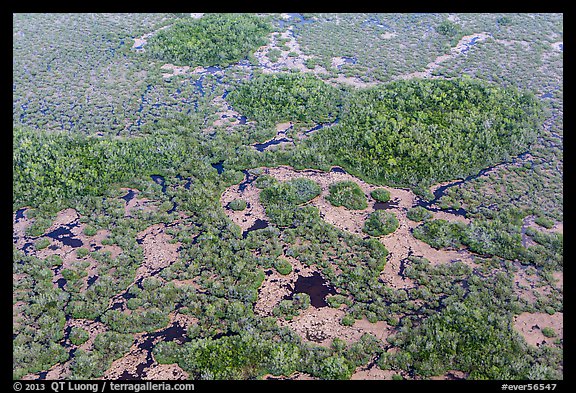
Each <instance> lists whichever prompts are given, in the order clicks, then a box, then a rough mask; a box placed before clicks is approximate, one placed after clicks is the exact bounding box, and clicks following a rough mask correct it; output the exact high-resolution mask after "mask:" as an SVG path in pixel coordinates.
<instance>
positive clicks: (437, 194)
mask: <svg viewBox="0 0 576 393" xmlns="http://www.w3.org/2000/svg"><path fill="white" fill-rule="evenodd" d="M528 154H529V152H528V151H525V152H524V153H521V154H519V155H517V156H516V157H514V158H512V161H510V162H501V163H499V164H496V165H494V166H490V167H488V168H484V169H482V170H480V171H479V172H478V173H477V174H474V175H470V176H467V177H466V178H464V179H461V180H456V181H453V182H451V183H448V184H445V185H443V186H441V187H438V188H437V189H436V190H435V191H434V199H432V200H431V201H429V202H425V201H423V200H422V199H421V198H417V199H418V200H417V202H416V206H422V207H424V208H426V209H428V210H430V211H445V212H448V213H452V214H455V215H460V216H466V210H464V209H462V208H459V209H440V208H433V207H431V205H434V204H436V203H437V202H438V201H439V200H440V198H442V196H443V195H444V193H445V192H446V190H447V189H448V188H450V187H454V186H458V185H460V184H462V183H464V182H467V181H470V180H474V179H476V178H478V177H480V176H483V175H485V174H486V173H488V172H490V171H492V170H493V169H496V168H497V167H499V166H501V165H504V164H514V163H516V162H517V161H518V160H522V159H524V158H525V157H526V156H527V155H528Z"/></svg>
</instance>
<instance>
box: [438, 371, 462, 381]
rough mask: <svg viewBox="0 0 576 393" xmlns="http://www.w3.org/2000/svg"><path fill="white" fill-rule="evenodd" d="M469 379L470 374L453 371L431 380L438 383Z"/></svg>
mask: <svg viewBox="0 0 576 393" xmlns="http://www.w3.org/2000/svg"><path fill="white" fill-rule="evenodd" d="M467 378H468V373H466V372H464V371H458V370H451V371H448V372H447V373H446V374H444V375H436V376H433V377H430V380H433V381H437V380H448V381H457V380H461V379H467Z"/></svg>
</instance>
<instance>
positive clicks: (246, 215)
mask: <svg viewBox="0 0 576 393" xmlns="http://www.w3.org/2000/svg"><path fill="white" fill-rule="evenodd" d="M237 198H240V199H244V200H245V201H246V202H247V206H246V209H244V210H242V211H234V210H232V209H228V208H226V206H227V205H228V203H230V202H231V201H233V200H234V199H237ZM220 203H221V204H222V206H223V207H224V209H225V212H226V215H227V216H228V217H229V218H230V219H231V220H232V222H234V223H235V224H236V225H238V226H239V227H240V228H241V229H242V231H246V230H247V229H248V228H250V227H251V226H252V225H254V223H255V222H256V220H257V219H260V220H267V217H266V213H265V212H264V207H263V206H262V204H261V203H260V189H258V188H257V187H255V186H254V185H252V184H249V185H248V186H247V187H246V188H245V189H243V190H240V187H239V185H238V184H236V185H234V186H232V187H229V188H227V189H226V191H224V193H222V196H221V197H220Z"/></svg>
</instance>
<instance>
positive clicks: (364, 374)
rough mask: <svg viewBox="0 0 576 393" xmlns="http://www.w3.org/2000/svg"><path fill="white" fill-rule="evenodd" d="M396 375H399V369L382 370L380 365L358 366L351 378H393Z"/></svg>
mask: <svg viewBox="0 0 576 393" xmlns="http://www.w3.org/2000/svg"><path fill="white" fill-rule="evenodd" d="M394 375H399V373H398V372H397V371H392V370H382V369H380V368H379V367H378V366H372V367H369V368H365V367H358V368H356V371H354V374H352V376H351V377H350V379H351V380H363V379H365V380H391V379H392V377H393V376H394Z"/></svg>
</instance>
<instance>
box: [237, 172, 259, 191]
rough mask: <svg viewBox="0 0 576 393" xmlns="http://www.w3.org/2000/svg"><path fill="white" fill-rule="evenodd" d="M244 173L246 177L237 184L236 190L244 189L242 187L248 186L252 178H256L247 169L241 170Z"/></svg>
mask: <svg viewBox="0 0 576 393" xmlns="http://www.w3.org/2000/svg"><path fill="white" fill-rule="evenodd" d="M242 172H244V174H245V175H246V179H245V180H244V181H243V182H242V183H240V184H239V185H238V190H240V191H244V189H245V188H246V187H247V186H248V184H252V182H253V181H254V180H256V176H255V175H252V174H251V173H250V172H248V171H247V170H243V171H242Z"/></svg>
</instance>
